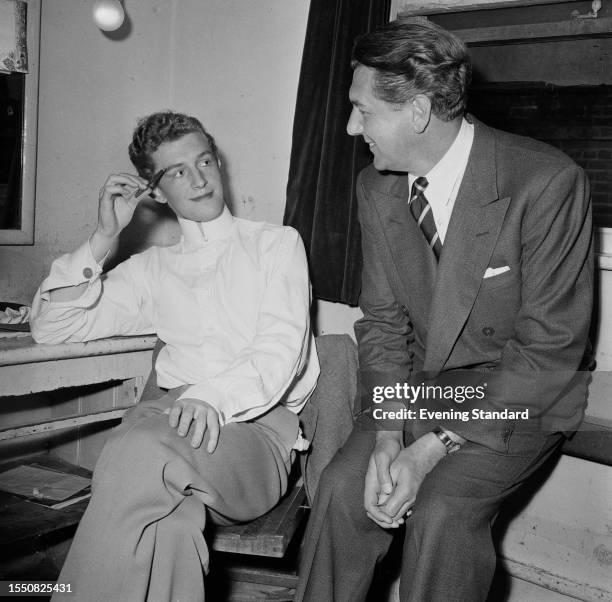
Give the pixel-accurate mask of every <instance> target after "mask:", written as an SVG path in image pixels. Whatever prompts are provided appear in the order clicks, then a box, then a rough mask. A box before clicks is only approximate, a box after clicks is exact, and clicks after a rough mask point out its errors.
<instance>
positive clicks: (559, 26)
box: [453, 17, 612, 46]
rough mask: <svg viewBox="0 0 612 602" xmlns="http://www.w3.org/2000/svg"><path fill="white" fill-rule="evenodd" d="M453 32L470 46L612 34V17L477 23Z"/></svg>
mask: <svg viewBox="0 0 612 602" xmlns="http://www.w3.org/2000/svg"><path fill="white" fill-rule="evenodd" d="M453 32H454V33H455V34H457V36H459V37H460V38H461V39H462V40H463V41H464V42H465V43H466V44H468V45H470V46H480V45H485V44H494V43H504V44H516V43H521V42H530V43H531V42H546V41H551V40H561V39H576V38H591V37H609V36H610V35H612V17H600V18H599V19H576V20H571V21H557V22H554V23H529V24H526V25H504V26H497V27H476V28H473V29H455V30H453Z"/></svg>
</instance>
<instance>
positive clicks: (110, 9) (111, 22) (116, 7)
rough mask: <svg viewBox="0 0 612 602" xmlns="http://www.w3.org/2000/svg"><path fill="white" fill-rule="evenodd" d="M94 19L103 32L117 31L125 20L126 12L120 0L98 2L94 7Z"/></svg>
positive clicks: (100, 0)
mask: <svg viewBox="0 0 612 602" xmlns="http://www.w3.org/2000/svg"><path fill="white" fill-rule="evenodd" d="M93 18H94V21H95V22H96V25H97V26H98V27H99V28H100V29H101V30H102V31H115V30H116V29H119V28H120V27H121V24H122V23H123V19H125V11H124V10H123V6H121V2H119V0H97V1H96V3H95V4H94V7H93Z"/></svg>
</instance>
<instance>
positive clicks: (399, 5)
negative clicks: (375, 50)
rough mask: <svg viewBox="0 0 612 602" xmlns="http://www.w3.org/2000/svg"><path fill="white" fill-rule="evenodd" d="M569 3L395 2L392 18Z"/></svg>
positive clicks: (505, 0) (523, 0)
mask: <svg viewBox="0 0 612 602" xmlns="http://www.w3.org/2000/svg"><path fill="white" fill-rule="evenodd" d="M568 1H571V0H394V2H393V3H392V6H391V10H392V12H391V15H392V16H391V18H392V19H393V18H395V17H394V16H393V15H397V16H398V17H402V16H412V15H433V14H437V13H438V14H439V13H451V12H465V11H469V10H481V9H493V8H515V7H521V6H535V5H537V4H567V2H568ZM393 5H395V6H393ZM393 11H395V12H393Z"/></svg>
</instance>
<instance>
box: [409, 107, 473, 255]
mask: <svg viewBox="0 0 612 602" xmlns="http://www.w3.org/2000/svg"><path fill="white" fill-rule="evenodd" d="M473 142H474V124H472V123H469V122H468V121H467V120H466V119H465V118H463V121H462V122H461V128H460V129H459V132H458V134H457V137H456V138H455V140H454V141H453V143H452V144H451V145H450V147H449V149H448V150H447V151H446V153H445V154H444V156H443V157H442V158H441V159H440V160H439V161H438V162H437V163H436V164H435V165H434V166H433V167H432V168H431V169H430V170H429V172H428V173H426V174H425V177H426V178H427V182H428V184H427V188H426V189H425V193H424V194H425V198H426V199H427V201H428V202H429V205H430V206H431V212H432V214H433V217H434V221H435V223H436V230H437V231H438V236H439V237H440V241H441V242H442V243H444V238H445V236H446V231H447V230H448V223H449V222H450V218H451V214H452V212H453V207H454V206H455V200H456V198H457V193H458V192H459V187H460V186H461V181H462V180H463V175H464V174H465V168H466V167H467V162H468V158H469V156H470V151H471V150H472V143H473ZM416 178H417V176H414V175H412V174H408V190H412V184H413V182H414V181H415V180H416Z"/></svg>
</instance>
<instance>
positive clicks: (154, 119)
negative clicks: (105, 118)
mask: <svg viewBox="0 0 612 602" xmlns="http://www.w3.org/2000/svg"><path fill="white" fill-rule="evenodd" d="M192 133H201V134H204V136H206V139H207V140H208V144H209V145H210V149H211V151H212V152H213V154H214V156H215V158H216V159H217V160H218V158H219V157H218V154H217V145H216V143H215V139H214V138H213V137H212V136H211V135H210V134H209V133H208V132H207V131H206V130H205V129H204V126H203V125H202V123H201V122H200V120H199V119H196V118H195V117H191V116H190V115H185V114H184V113H174V112H173V111H159V112H158V113H152V114H151V115H148V116H147V117H143V118H142V119H140V120H139V121H138V125H137V126H136V129H135V130H134V134H133V135H132V142H131V144H130V146H129V149H128V152H129V155H130V161H132V163H133V165H134V167H135V168H136V169H137V171H138V175H139V176H141V177H142V178H146V179H149V178H151V176H153V173H154V170H155V166H154V165H153V159H152V158H151V155H152V154H153V153H154V152H155V151H156V150H157V149H158V148H159V147H160V146H161V145H162V144H163V143H164V142H172V141H174V140H178V139H179V138H182V137H183V136H185V135H186V134H192Z"/></svg>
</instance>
